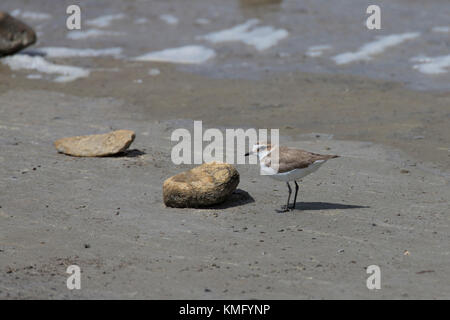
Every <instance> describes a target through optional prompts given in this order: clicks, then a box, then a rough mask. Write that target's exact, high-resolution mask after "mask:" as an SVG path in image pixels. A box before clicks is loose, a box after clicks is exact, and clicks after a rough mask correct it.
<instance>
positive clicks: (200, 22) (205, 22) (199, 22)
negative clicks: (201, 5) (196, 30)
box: [195, 18, 211, 25]
mask: <svg viewBox="0 0 450 320" xmlns="http://www.w3.org/2000/svg"><path fill="white" fill-rule="evenodd" d="M195 23H196V24H199V25H205V24H210V23H211V20H209V19H206V18H198V19H196V20H195Z"/></svg>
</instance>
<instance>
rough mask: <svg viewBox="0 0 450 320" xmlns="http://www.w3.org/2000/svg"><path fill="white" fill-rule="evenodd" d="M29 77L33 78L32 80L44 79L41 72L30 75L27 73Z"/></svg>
mask: <svg viewBox="0 0 450 320" xmlns="http://www.w3.org/2000/svg"><path fill="white" fill-rule="evenodd" d="M27 79H32V80H36V79H42V75H41V74H29V75H27Z"/></svg>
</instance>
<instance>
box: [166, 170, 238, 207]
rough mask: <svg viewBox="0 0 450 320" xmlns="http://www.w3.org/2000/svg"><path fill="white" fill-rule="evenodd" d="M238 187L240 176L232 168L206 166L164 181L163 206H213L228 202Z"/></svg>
mask: <svg viewBox="0 0 450 320" xmlns="http://www.w3.org/2000/svg"><path fill="white" fill-rule="evenodd" d="M238 184H239V173H238V171H237V170H236V169H235V168H234V167H233V166H232V165H230V164H227V163H218V162H211V163H205V164H202V165H201V166H198V167H196V168H193V169H191V170H189V171H186V172H182V173H179V174H177V175H175V176H173V177H170V178H169V179H167V180H166V181H164V185H163V198H164V203H165V204H166V206H168V207H175V208H199V207H208V206H212V205H215V204H219V203H221V202H223V201H225V200H226V199H227V197H229V196H230V195H231V194H232V193H233V191H234V190H236V187H237V186H238Z"/></svg>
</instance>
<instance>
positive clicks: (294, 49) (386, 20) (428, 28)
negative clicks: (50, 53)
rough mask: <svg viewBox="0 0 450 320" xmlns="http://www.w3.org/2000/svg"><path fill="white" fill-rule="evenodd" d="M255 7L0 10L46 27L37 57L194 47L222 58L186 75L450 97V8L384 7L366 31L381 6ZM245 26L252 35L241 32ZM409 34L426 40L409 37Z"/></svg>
mask: <svg viewBox="0 0 450 320" xmlns="http://www.w3.org/2000/svg"><path fill="white" fill-rule="evenodd" d="M77 2H78V4H79V5H80V6H81V8H82V30H81V32H73V31H72V32H70V31H68V30H67V29H66V27H65V20H66V17H67V16H66V15H65V10H66V7H67V6H68V5H70V4H76V3H77ZM255 2H258V1H248V0H240V1H238V0H236V1H227V2H226V3H225V2H224V1H219V0H196V1H190V2H189V3H188V2H186V1H182V0H177V1H156V0H137V1H130V0H128V1H127V0H95V1H94V0H87V1H70V0H69V1H57V2H56V3H55V1H54V0H41V1H25V0H3V1H2V4H1V5H0V10H4V11H9V12H13V13H14V14H15V15H16V16H17V17H19V18H21V19H23V20H24V21H26V22H27V23H29V24H30V25H32V26H33V27H34V28H35V29H36V31H37V32H38V36H39V42H38V43H37V45H36V46H35V47H34V48H33V49H36V48H40V47H67V48H72V49H73V48H79V49H105V48H121V49H122V56H121V57H120V59H122V60H125V61H127V60H128V59H132V58H135V57H138V56H143V55H146V54H149V53H152V52H157V51H162V50H166V49H171V48H179V47H185V46H193V45H194V46H203V47H205V48H208V49H211V50H214V51H215V53H216V54H215V55H214V56H212V57H211V58H210V59H207V60H206V61H203V59H200V60H199V61H201V62H202V63H197V64H194V65H179V68H180V70H184V71H188V72H195V73H200V74H203V75H208V76H211V77H219V78H220V77H237V78H259V77H260V76H262V75H266V74H267V73H268V72H269V73H270V72H286V71H294V70H300V71H307V72H313V73H331V74H353V75H363V76H367V77H371V78H377V79H385V80H393V81H399V82H402V83H404V84H406V85H407V86H409V87H411V88H414V89H421V90H435V89H437V90H449V89H450V58H449V55H450V32H448V31H450V30H449V26H450V19H449V17H450V2H449V1H447V0H429V1H426V2H425V1H409V0H393V1H378V2H377V4H379V5H380V7H381V28H382V29H381V30H368V29H367V28H366V26H365V21H366V19H367V17H368V15H367V14H366V8H367V6H368V5H369V4H372V2H373V1H360V0H342V1H339V4H334V5H330V2H329V1H326V0H314V1H312V0H310V1H307V0H304V1H294V0H292V1H289V0H284V1H262V2H265V4H263V5H254V4H253V3H255ZM267 3H268V4H267ZM48 15H50V16H51V17H49V16H48ZM254 19H257V20H254ZM252 21H253V22H252ZM255 21H256V22H255ZM242 25H244V26H247V27H248V28H247V29H245V28H244V29H245V30H237V31H236V28H235V27H236V26H242ZM233 28H234V29H233ZM230 29H231V30H234V31H235V32H234V33H233V34H230V33H228V34H227V37H228V38H227V37H225V38H226V39H228V41H215V40H217V39H218V38H217V35H218V33H217V32H221V31H223V30H230ZM238 29H239V28H238ZM408 34H409V35H412V34H416V36H409V37H408V36H404V35H408ZM206 35H209V37H208V36H206ZM212 35H215V36H216V38H214V37H213V36H212ZM219 35H220V33H219ZM221 35H222V36H223V33H222V34H221ZM402 35H403V36H402ZM379 36H383V37H382V38H379ZM399 37H400V38H402V37H403V39H400V40H401V41H398V39H399ZM211 39H213V40H211ZM214 39H215V40H214ZM386 39H387V40H386ZM317 48H322V49H320V50H317ZM343 56H344V57H346V56H347V57H359V58H358V59H353V60H350V61H348V63H342V64H340V63H339V61H341V60H339V58H338V57H343ZM418 57H426V59H427V60H426V61H420V59H418ZM48 59H50V58H48ZM178 60H181V61H183V59H178ZM433 63H434V64H433ZM430 64H431V65H430ZM436 64H438V65H436ZM433 70H438V71H439V73H437V72H432V71H433ZM30 72H33V71H30ZM37 81H45V80H37Z"/></svg>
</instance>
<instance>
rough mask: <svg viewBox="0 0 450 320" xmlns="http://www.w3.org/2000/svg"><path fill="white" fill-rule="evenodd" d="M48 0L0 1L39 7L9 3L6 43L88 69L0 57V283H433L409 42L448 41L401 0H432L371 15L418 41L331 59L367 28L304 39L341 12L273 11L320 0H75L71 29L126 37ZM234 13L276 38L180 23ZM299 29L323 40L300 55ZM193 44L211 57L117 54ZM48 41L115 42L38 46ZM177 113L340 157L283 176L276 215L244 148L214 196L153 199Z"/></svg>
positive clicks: (11, 293) (431, 183)
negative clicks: (109, 147)
mask: <svg viewBox="0 0 450 320" xmlns="http://www.w3.org/2000/svg"><path fill="white" fill-rule="evenodd" d="M44 2H45V1H44ZM50 2H51V1H49V2H45V4H44V5H42V6H41V7H40V8H38V7H37V6H36V5H35V4H34V5H35V6H36V7H33V4H30V3H28V2H27V1H8V0H7V1H5V4H3V3H2V5H1V6H0V10H3V11H9V12H11V11H13V10H14V9H18V8H19V9H21V12H20V13H17V16H18V17H21V15H22V17H23V15H24V12H26V11H30V12H41V13H42V12H44V13H47V14H49V15H51V18H48V19H45V18H44V16H36V15H34V16H32V15H30V14H28V15H25V18H23V19H24V20H25V21H26V22H27V23H29V24H30V25H31V26H33V27H34V28H35V29H36V30H37V32H38V35H39V39H40V40H39V42H38V43H37V45H36V46H34V47H31V48H29V49H27V50H25V54H26V53H27V52H28V55H31V56H32V57H40V58H43V59H45V61H47V62H49V63H53V64H57V65H64V66H75V67H77V68H81V69H83V70H89V75H88V76H83V77H80V78H77V79H74V80H73V81H72V80H71V81H67V82H57V81H55V79H56V78H55V75H54V74H52V73H46V72H44V71H42V69H41V71H39V70H37V69H32V70H30V69H24V68H17V69H15V70H14V68H12V67H11V66H12V64H11V63H10V64H8V63H1V62H2V61H5V60H4V59H1V60H0V114H1V116H0V148H1V150H2V152H1V154H0V298H1V299H23V298H25V299H33V298H39V299H82V298H88V299H105V298H111V299H143V298H144V299H145V298H149V299H200V298H202V299H443V298H447V299H448V298H450V284H449V282H448V273H449V272H450V264H449V262H450V246H449V243H450V241H449V240H450V239H449V235H450V233H449V231H450V230H449V229H450V227H449V213H450V200H449V199H450V188H449V186H450V125H449V123H450V108H449V106H450V85H449V83H450V82H449V81H448V80H449V79H450V78H449V73H448V72H447V73H443V74H440V75H437V74H436V75H429V74H425V73H421V72H420V70H419V71H418V69H417V68H416V69H414V64H420V63H419V62H414V61H415V60H412V61H411V60H410V59H413V58H414V57H416V56H419V55H421V54H426V55H427V56H430V57H440V56H445V55H448V54H449V51H450V50H449V48H450V42H449V35H450V33H446V32H440V31H432V30H433V29H432V28H433V27H436V26H442V25H443V24H444V23H445V22H444V21H445V17H447V18H448V15H447V16H445V13H448V12H449V11H450V6H449V5H448V4H447V3H446V2H445V1H438V0H436V1H430V2H429V3H428V4H413V5H411V6H410V8H409V10H411V12H413V13H415V14H416V13H417V14H418V12H419V11H420V12H424V11H421V10H422V9H423V7H424V6H427V8H428V9H429V10H430V14H432V13H433V12H435V11H433V10H436V11H441V12H442V16H441V15H439V14H438V15H436V18H435V19H434V23H435V25H428V23H429V20H427V19H421V20H420V21H424V22H423V24H420V25H419V26H416V28H415V29H414V28H413V29H414V30H409V29H408V28H407V27H406V26H407V24H406V22H405V23H403V22H399V21H400V20H398V19H397V23H396V24H394V23H393V22H389V21H392V20H389V19H386V21H387V22H386V27H385V28H384V29H383V32H385V33H386V34H403V33H407V32H418V33H420V36H418V39H419V40H417V41H416V42H414V41H415V40H408V41H410V42H405V43H404V44H403V43H402V44H401V45H399V47H395V48H393V49H386V52H385V53H384V52H383V53H382V54H380V55H379V56H378V55H377V56H375V57H373V58H371V60H367V61H362V62H355V63H351V64H350V65H349V66H348V67H346V66H344V67H342V66H339V65H338V64H337V63H336V62H335V60H333V57H336V56H338V55H339V54H342V53H345V52H357V50H358V48H360V47H362V46H363V45H364V44H365V43H371V42H373V41H376V38H375V37H374V36H373V35H368V34H367V35H365V34H363V32H366V33H367V31H364V29H362V28H363V27H361V26H360V27H361V29H362V30H363V31H361V32H360V33H359V31H358V33H356V35H355V37H354V38H353V39H345V41H344V40H343V41H341V42H339V41H337V42H336V43H332V39H333V37H330V38H328V39H326V38H324V36H322V35H323V34H326V33H327V32H329V28H332V27H333V26H336V33H337V35H336V37H340V36H342V35H341V33H342V34H345V32H348V31H349V30H350V31H351V30H359V29H357V28H356V27H354V25H353V24H351V25H352V27H345V26H346V24H345V23H349V21H348V20H349V16H347V13H345V14H344V13H343V12H341V11H339V10H337V12H335V14H336V15H337V16H338V17H340V19H337V20H336V21H335V22H330V23H329V24H325V25H323V27H322V29H320V28H317V29H316V31H311V30H309V29H308V30H309V31H308V30H304V29H302V28H304V27H305V26H306V25H304V22H302V21H299V22H298V23H297V22H295V21H296V20H295V17H294V16H291V15H293V13H292V12H296V14H297V16H304V17H305V19H306V20H308V19H312V17H314V18H315V19H316V20H317V21H322V20H323V19H325V18H326V17H327V15H328V14H329V12H328V11H327V10H326V9H324V8H323V6H321V5H320V4H314V5H313V4H310V3H309V2H306V1H305V2H303V1H300V2H299V3H294V1H284V2H281V4H272V5H269V6H267V5H265V6H263V7H260V6H256V7H255V6H253V5H251V4H250V5H249V4H245V3H243V2H239V1H236V2H234V4H233V5H230V6H229V7H223V6H220V5H219V4H218V1H211V2H209V3H208V4H206V3H205V1H198V3H197V2H196V4H195V5H193V6H191V7H188V6H186V5H183V4H182V3H181V2H180V1H174V2H173V3H171V4H166V3H162V2H158V1H148V2H145V1H136V2H135V1H123V0H120V1H119V0H114V1H113V2H114V6H113V5H112V6H111V7H110V8H113V9H108V12H103V11H102V8H101V1H99V4H97V5H95V4H94V2H93V1H87V2H86V5H85V7H84V9H85V10H86V11H85V12H86V15H87V16H88V18H87V19H90V20H93V21H94V22H91V26H89V25H85V26H86V27H85V26H84V27H83V28H84V29H83V30H86V29H88V28H96V29H98V30H103V31H108V32H116V33H124V34H125V35H127V34H128V35H130V36H129V37H126V36H124V35H115V36H114V35H113V36H101V37H100V38H99V39H85V40H73V39H72V40H71V39H69V38H68V37H67V34H69V33H70V32H69V31H67V30H66V29H65V28H62V27H60V26H61V25H63V23H64V21H65V17H66V16H65V15H63V14H62V15H58V12H60V11H61V10H60V9H61V8H63V7H64V6H65V5H67V3H69V2H70V1H69V2H67V3H66V2H65V1H61V4H59V5H58V8H53V7H52V6H51V4H50ZM353 2H354V1H353ZM353 2H352V1H344V2H343V3H344V4H343V7H345V6H349V7H352V4H353ZM405 2H406V1H402V0H399V1H395V2H394V4H391V5H388V4H386V6H388V7H389V6H391V7H389V8H392V9H393V11H388V13H387V14H386V16H387V17H389V16H393V17H402V16H403V15H402V14H404V12H405V11H401V10H400V11H395V10H394V9H396V8H397V7H399V8H400V7H401V5H402V4H404V3H405ZM218 6H220V10H218V11H217V12H215V11H214V10H213V9H214V8H217V7H218ZM361 6H362V7H364V6H363V5H361ZM60 7H61V8H60ZM187 7H188V8H187ZM201 8H203V9H204V10H203V11H202V10H200V9H201ZM302 8H303V9H304V10H303V11H302V10H301V9H302ZM352 8H354V7H352ZM183 9H184V10H183ZM293 9H295V10H297V11H293ZM438 9H439V10H438ZM89 10H91V11H89ZM145 10H148V12H149V13H148V14H147V13H146V11H145ZM305 10H306V11H305ZM354 10H357V8H355V9H354ZM404 10H406V9H404ZM109 11H111V12H109ZM342 11H344V8H343V9H342ZM61 12H64V11H61ZM150 12H151V13H150ZM362 12H363V13H364V11H362ZM232 13H233V15H232ZM105 14H109V15H112V14H116V15H117V14H123V15H124V17H121V16H116V19H117V20H111V22H108V23H110V24H108V25H107V26H103V25H102V23H103V24H104V23H106V22H105V21H106V20H105V19H101V20H97V21H95V20H94V19H95V18H96V17H99V16H103V15H105ZM164 14H165V15H166V16H163V17H162V18H161V16H162V15H164ZM227 14H228V15H227ZM349 14H351V13H349ZM167 15H170V16H169V17H168V16H167ZM27 16H28V17H30V16H31V17H33V18H34V19H30V18H29V19H28V20H26V17H27ZM39 17H40V19H41V20H39ZM144 18H146V19H147V20H144ZM174 18H176V20H174ZM139 19H141V20H139ZM250 19H259V22H258V24H257V25H255V26H253V27H252V28H258V26H271V27H272V29H267V30H268V32H269V33H270V34H271V35H273V34H275V36H274V39H276V36H278V37H279V40H277V41H276V42H275V43H274V44H273V45H272V46H270V47H268V48H267V49H266V48H264V47H263V48H264V50H261V51H260V50H258V48H261V46H263V45H264V43H263V44H261V42H258V43H257V45H252V44H250V45H249V44H248V43H241V42H239V41H238V42H237V43H236V42H232V43H231V44H228V43H212V42H210V41H208V40H204V39H203V40H195V39H196V37H198V36H205V35H208V34H211V33H213V32H214V31H216V32H217V31H219V30H224V29H225V30H226V29H229V28H233V27H234V26H236V25H240V24H242V23H245V22H246V21H248V20H250ZM316 20H315V21H316ZM361 20H362V21H363V20H364V14H363V15H362V16H361ZM99 21H100V22H99ZM175 21H176V22H175ZM401 21H403V20H401ZM317 23H319V22H317ZM339 26H340V27H339ZM346 28H348V29H349V30H347V29H346ZM353 28H355V29H353ZM146 30H150V31H148V32H149V34H148V35H147V36H146V37H145V38H144V35H145V31H146ZM164 30H165V31H164ZM180 30H183V32H180ZM267 30H266V31H267ZM281 30H286V32H287V34H286V37H284V35H285V34H284V33H283V32H282V31H281ZM299 30H303V31H299ZM435 30H436V29H435ZM437 30H439V29H437ZM441 30H444V31H445V29H441ZM164 32H165V33H164ZM261 32H262V31H261ZM313 32H315V33H314V35H317V37H316V38H315V39H320V40H323V41H318V42H317V43H315V44H316V45H319V44H330V46H331V47H332V49H326V48H325V49H323V53H321V56H320V57H310V56H308V55H307V54H306V53H307V52H308V48H309V47H311V46H312V45H313V42H312V39H314V37H313ZM355 32H356V31H355ZM303 33H304V34H303ZM386 34H385V35H386ZM438 37H440V38H439V40H436V39H438ZM210 38H212V37H210ZM143 39H145V41H143ZM206 39H208V37H207V38H206ZM213 39H218V38H217V37H216V38H213ZM297 40H304V41H303V42H304V44H302V43H300V42H299V41H297ZM274 41H275V40H274ZM319 42H320V43H319ZM250 43H252V42H250ZM294 43H295V45H294ZM427 43H428V44H429V46H428V47H427V46H426V45H425V44H427ZM193 44H195V45H198V46H202V47H205V48H207V49H210V50H214V54H215V56H214V57H213V56H211V57H209V58H208V60H207V61H205V62H202V63H196V64H177V63H161V62H155V61H136V59H133V58H135V57H138V56H142V55H145V54H148V53H149V52H150V53H153V56H154V52H160V51H161V50H164V49H167V48H177V47H181V46H187V45H193ZM297 44H298V45H297ZM56 46H58V47H64V48H72V49H74V48H75V49H88V48H94V49H96V50H100V49H102V50H104V49H105V48H121V50H113V51H107V52H106V53H105V52H104V51H103V52H102V54H100V53H98V51H95V52H96V54H95V55H93V56H85V57H80V56H66V57H63V56H61V54H62V53H61V51H59V53H58V54H59V56H54V57H52V56H51V53H49V52H53V53H54V52H56V51H51V50H47V51H46V52H47V53H46V54H43V53H42V52H41V53H39V50H43V48H49V47H56ZM339 46H340V47H339ZM418 48H419V49H418ZM423 48H426V50H425V49H423ZM416 49H417V50H416ZM321 50H322V49H321ZM327 50H328V51H327ZM427 50H428V52H425V51H427ZM317 51H318V49H313V50H312V51H310V53H311V52H314V54H312V55H313V56H314V55H315V54H317V53H316V52H317ZM33 52H34V55H33V54H32V53H33ZM36 52H37V53H36ZM66 52H67V51H66ZM86 52H87V51H84V53H83V54H85V55H88V53H86ZM405 52H408V55H406V54H405ZM77 53H78V55H80V51H77ZM97 53H98V54H97ZM203 53H204V52H203ZM406 56H407V57H406ZM184 58H186V57H184ZM195 58H196V59H199V57H198V56H196V57H195ZM13 61H15V62H17V60H13ZM152 70H153V71H152ZM443 70H445V71H448V68H447V67H445V66H444V67H443ZM390 74H394V75H390ZM30 75H31V76H30ZM194 120H201V121H203V125H204V127H205V128H207V127H209V128H219V129H221V130H225V129H226V128H278V129H280V140H281V142H282V144H284V145H288V146H293V147H299V148H303V149H306V150H309V151H313V152H319V153H331V154H338V155H340V156H341V157H340V158H338V159H336V160H333V161H329V162H328V163H327V164H326V165H324V166H323V167H322V168H321V169H320V170H319V171H317V172H316V173H314V174H313V175H310V176H307V177H306V178H305V179H304V180H303V181H302V182H301V184H300V193H299V198H298V200H297V210H294V211H291V212H288V213H284V214H280V213H277V212H276V211H275V210H276V209H278V208H279V207H280V206H281V205H282V204H284V202H285V199H286V197H287V188H286V185H285V184H284V183H281V182H277V181H274V180H271V179H269V178H268V177H264V176H260V175H259V172H258V167H257V166H252V165H237V166H236V168H237V169H238V171H239V173H240V184H239V186H238V190H237V191H236V193H235V194H233V195H232V197H231V198H230V199H229V200H227V201H226V202H225V203H223V204H221V205H218V206H216V207H213V208H208V209H174V208H167V207H165V206H164V203H163V201H162V184H163V182H164V180H165V179H167V178H168V177H170V176H172V175H175V174H177V173H179V172H181V171H183V170H187V169H189V168H192V167H193V165H174V164H173V163H172V162H171V160H170V159H171V158H170V154H171V149H172V147H173V146H174V144H175V143H174V142H171V141H170V136H171V133H172V132H173V130H175V129H177V128H180V127H181V128H188V129H190V128H191V127H192V125H193V121H194ZM117 129H129V130H133V131H134V132H135V133H136V140H135V141H134V143H133V144H132V146H131V148H130V149H131V150H130V151H129V152H127V153H125V154H121V155H118V156H114V157H106V158H75V157H69V156H66V155H62V154H58V153H57V151H56V150H55V148H54V146H53V142H54V141H55V140H57V139H59V138H62V137H69V136H76V135H83V134H95V133H104V132H108V131H111V130H117ZM73 264H75V265H79V266H80V267H81V269H82V289H81V290H72V291H71V290H68V289H67V287H66V279H67V277H68V275H67V274H66V268H67V266H69V265H73ZM369 265H378V266H380V268H381V270H382V289H381V290H368V288H367V287H366V279H367V277H368V276H369V275H368V274H367V273H366V268H367V266H369Z"/></svg>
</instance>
